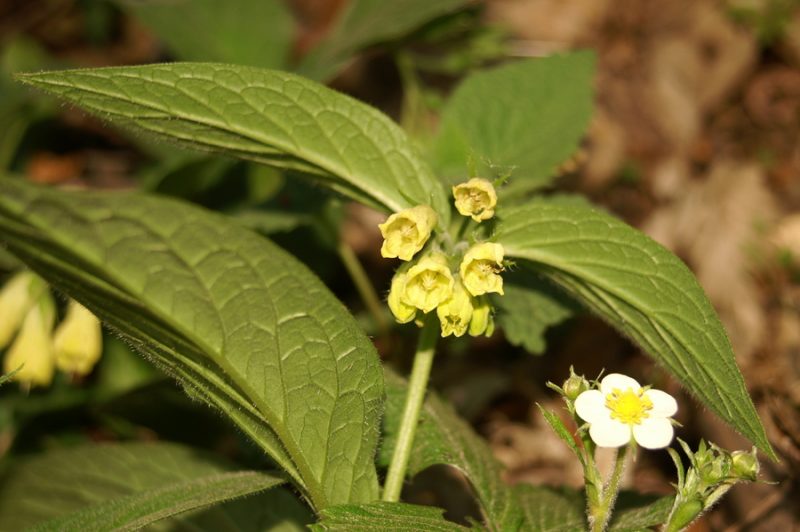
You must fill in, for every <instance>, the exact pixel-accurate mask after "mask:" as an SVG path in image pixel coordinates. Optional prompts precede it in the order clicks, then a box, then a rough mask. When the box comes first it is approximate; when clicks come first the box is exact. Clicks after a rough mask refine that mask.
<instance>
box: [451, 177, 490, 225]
mask: <svg viewBox="0 0 800 532" xmlns="http://www.w3.org/2000/svg"><path fill="white" fill-rule="evenodd" d="M453 197H454V198H455V199H456V209H457V210H458V213H459V214H461V215H462V216H469V217H471V218H472V219H473V220H475V221H476V222H482V221H484V220H488V219H489V218H491V217H492V216H494V208H495V206H496V205H497V193H496V192H495V190H494V186H493V185H492V184H491V183H490V182H489V181H488V180H486V179H482V178H480V177H473V178H472V179H470V180H469V181H467V182H466V183H461V184H460V185H456V186H454V187H453Z"/></svg>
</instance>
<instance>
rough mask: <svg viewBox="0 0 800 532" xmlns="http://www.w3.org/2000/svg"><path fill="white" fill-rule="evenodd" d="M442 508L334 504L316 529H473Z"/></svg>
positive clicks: (323, 531) (410, 531)
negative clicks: (448, 516)
mask: <svg viewBox="0 0 800 532" xmlns="http://www.w3.org/2000/svg"><path fill="white" fill-rule="evenodd" d="M442 513H443V510H440V509H438V508H431V507H429V506H418V505H415V504H405V503H400V502H375V503H372V504H361V505H355V504H352V505H351V504H348V505H344V506H334V507H332V508H329V509H327V510H325V511H323V512H322V516H321V517H322V519H321V520H320V522H319V523H317V524H314V525H311V527H310V528H311V530H314V531H315V532H335V531H340V532H351V531H353V532H358V531H363V532H374V531H376V530H385V531H388V532H420V531H422V530H424V531H425V532H458V531H462V532H463V531H466V530H471V529H469V528H466V527H463V526H461V525H458V524H456V523H453V522H451V521H447V520H445V518H444V517H442Z"/></svg>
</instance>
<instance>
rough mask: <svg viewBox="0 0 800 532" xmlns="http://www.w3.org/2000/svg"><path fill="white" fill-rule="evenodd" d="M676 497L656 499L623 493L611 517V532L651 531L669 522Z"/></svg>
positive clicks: (633, 493) (632, 493) (628, 492)
mask: <svg viewBox="0 0 800 532" xmlns="http://www.w3.org/2000/svg"><path fill="white" fill-rule="evenodd" d="M674 501H675V497H672V496H669V497H655V496H650V495H640V494H638V493H635V492H630V491H627V492H626V491H623V492H622V493H620V494H619V497H618V498H617V503H616V507H615V509H614V513H613V514H612V516H611V523H610V524H609V527H608V530H609V531H610V532H634V531H638V530H649V529H650V527H657V526H658V525H662V524H664V523H665V522H666V521H667V518H668V517H669V513H670V511H671V510H672V503H673V502H674Z"/></svg>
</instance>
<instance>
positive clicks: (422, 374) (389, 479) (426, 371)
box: [383, 317, 439, 502]
mask: <svg viewBox="0 0 800 532" xmlns="http://www.w3.org/2000/svg"><path fill="white" fill-rule="evenodd" d="M438 337H439V327H438V326H437V322H436V319H434V318H432V317H428V318H427V319H426V320H425V325H424V326H423V327H422V331H421V332H420V335H419V342H418V344H417V353H416V355H414V367H413V368H412V370H411V378H410V379H409V381H408V392H407V394H406V404H405V408H404V409H403V419H402V420H401V421H400V430H399V432H398V434H397V443H396V445H395V448H394V453H392V461H391V463H390V464H389V472H388V473H387V475H386V483H385V484H384V486H383V500H384V501H388V502H397V501H399V500H400V492H401V491H402V489H403V481H404V480H405V477H406V469H407V468H408V459H409V457H410V456H411V447H412V446H413V444H414V434H415V433H416V431H417V424H418V423H419V413H420V411H421V410H422V404H423V402H424V400H425V391H426V390H427V388H428V377H429V376H430V374H431V366H432V365H433V356H434V353H435V348H436V340H437V339H438Z"/></svg>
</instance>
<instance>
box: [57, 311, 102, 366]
mask: <svg viewBox="0 0 800 532" xmlns="http://www.w3.org/2000/svg"><path fill="white" fill-rule="evenodd" d="M53 348H54V350H55V357H56V366H58V369H60V370H61V371H65V372H67V373H73V374H76V375H87V374H89V373H90V372H91V371H92V368H93V367H94V365H95V364H96V363H97V361H98V360H100V355H101V354H102V352H103V332H102V329H101V327H100V320H98V319H97V318H96V317H95V315H94V314H92V313H91V312H89V310H88V309H87V308H86V307H84V306H83V305H81V304H80V303H78V302H77V301H73V300H70V302H69V306H68V307H67V315H66V316H65V317H64V321H62V322H61V323H60V324H59V326H58V327H57V328H56V332H55V334H54V335H53Z"/></svg>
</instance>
